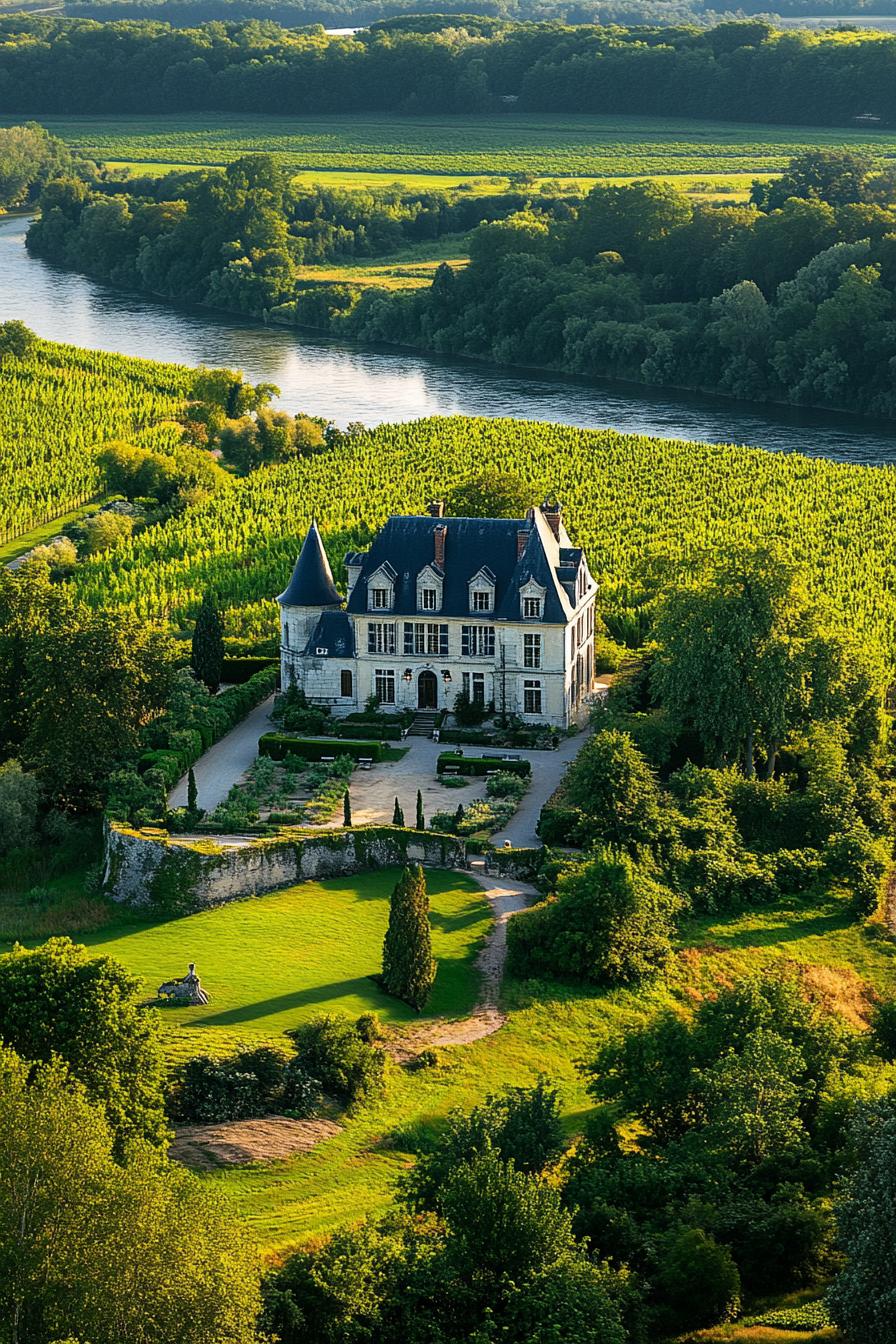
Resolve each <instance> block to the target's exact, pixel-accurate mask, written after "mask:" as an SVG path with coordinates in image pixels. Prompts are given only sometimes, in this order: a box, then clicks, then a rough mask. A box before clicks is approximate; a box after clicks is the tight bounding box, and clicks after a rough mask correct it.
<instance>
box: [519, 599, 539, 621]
mask: <svg viewBox="0 0 896 1344" xmlns="http://www.w3.org/2000/svg"><path fill="white" fill-rule="evenodd" d="M523 620H524V621H540V620H541V598H540V597H524V598H523Z"/></svg>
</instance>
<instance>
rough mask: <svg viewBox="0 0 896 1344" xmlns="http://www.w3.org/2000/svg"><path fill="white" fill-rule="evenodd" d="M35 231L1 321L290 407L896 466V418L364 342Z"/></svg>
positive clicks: (3, 262)
mask: <svg viewBox="0 0 896 1344" xmlns="http://www.w3.org/2000/svg"><path fill="white" fill-rule="evenodd" d="M26 227H27V225H26V221H25V220H24V219H22V218H12V219H6V220H2V221H0V320H2V321H6V320H8V319H10V318H20V319H21V320H22V321H23V322H25V323H27V325H28V326H29V327H31V329H32V330H33V331H36V332H37V333H38V335H40V336H43V337H45V338H46V339H48V340H54V341H63V342H69V343H71V344H73V345H80V346H86V347H89V348H93V349H99V350H110V351H118V352H120V353H122V354H126V355H142V356H145V357H146V358H148V359H158V360H170V361H173V362H176V363H183V364H207V365H216V366H220V365H227V366H230V367H233V368H239V369H242V370H243V372H244V373H245V375H246V377H247V378H250V379H251V380H252V382H262V381H264V382H271V383H276V385H277V386H278V387H279V388H280V390H281V395H280V404H281V405H282V406H283V407H284V408H285V409H286V410H289V411H293V412H295V411H300V410H301V411H305V412H307V413H309V414H311V415H319V416H325V417H326V418H327V419H329V420H333V421H335V422H336V423H337V424H339V425H343V426H344V425H346V424H347V423H348V422H349V421H351V420H359V421H361V422H362V423H363V424H366V425H376V424H380V423H382V422H384V421H386V422H388V421H393V422H394V421H399V420H416V419H419V418H420V417H421V416H427V415H456V414H459V415H485V416H513V417H515V418H517V419H525V420H548V421H552V422H555V423H558V424H567V425H580V426H583V427H587V428H599V427H606V426H611V427H612V428H614V429H619V430H623V431H626V432H629V433H638V434H651V435H659V436H662V437H666V438H676V439H699V440H703V441H704V442H707V443H749V444H757V445H759V446H761V447H763V448H768V449H772V450H780V451H791V452H804V453H810V454H813V455H819V456H823V457H830V458H836V459H838V460H841V461H847V462H896V426H894V427H893V428H892V429H890V427H889V426H886V425H884V426H881V425H876V424H869V423H867V422H862V421H861V420H858V419H855V418H849V417H845V416H844V417H838V416H827V415H823V414H814V413H811V412H808V413H807V412H800V411H789V410H786V409H785V410H781V411H777V410H775V409H773V408H766V407H755V406H745V405H744V404H743V403H737V402H728V401H725V400H723V399H720V398H719V399H716V398H711V397H700V396H690V395H681V396H677V395H673V394H666V393H662V394H661V393H658V392H654V391H651V390H649V389H643V390H642V389H640V388H636V387H631V386H625V387H620V386H619V385H618V384H598V383H591V382H584V381H581V380H577V379H571V378H562V377H552V376H548V375H540V374H533V373H529V372H524V371H518V370H517V371H508V370H505V369H498V368H495V367H493V366H490V365H483V364H475V363H467V362H463V361H457V360H439V359H434V358H430V357H428V356H425V355H418V354H414V353H412V352H406V351H392V350H382V349H363V348H361V347H357V346H351V345H344V344H340V343H337V342H334V341H327V340H319V339H315V338H313V337H308V336H305V335H299V334H296V333H294V332H291V331H286V330H284V329H283V328H278V327H264V326H262V325H260V324H257V323H250V322H241V321H239V320H238V319H236V318H227V317H223V318H222V317H218V316H217V315H214V314H210V313H207V312H203V311H200V310H197V309H195V308H178V307H174V306H171V305H168V304H164V303H157V302H154V301H153V300H150V299H146V298H144V297H142V296H141V295H139V294H133V293H130V292H127V291H124V290H118V289H113V288H111V287H109V286H107V285H103V284H100V283H97V282H95V281H93V280H89V279H87V278H85V277H84V276H82V275H78V274H76V273H75V272H71V271H61V270H58V269H57V268H55V267H52V266H48V265H47V264H46V263H45V262H42V261H38V260H36V259H35V258H33V257H29V255H28V253H27V252H26V250H25V247H24V237H25V230H26Z"/></svg>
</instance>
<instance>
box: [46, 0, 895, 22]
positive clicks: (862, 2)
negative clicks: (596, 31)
mask: <svg viewBox="0 0 896 1344" xmlns="http://www.w3.org/2000/svg"><path fill="white" fill-rule="evenodd" d="M63 8H64V10H65V13H66V14H68V15H70V16H71V17H73V18H87V19H103V20H109V19H121V18H127V19H160V18H161V19H164V21H165V22H166V23H170V24H171V25H172V26H173V27H176V28H187V27H191V26H192V25H194V24H200V23H211V22H213V21H215V20H224V21H227V20H233V19H235V20H243V19H269V20H271V21H272V22H274V23H281V24H283V26H284V27H285V28H296V27H301V26H303V25H306V24H312V23H320V24H324V25H325V26H327V27H330V28H332V27H335V26H337V25H340V24H341V25H344V26H345V27H349V26H351V27H360V26H361V25H368V24H373V23H382V22H385V23H387V24H390V25H391V24H392V23H393V21H394V19H395V17H396V16H398V15H404V14H409V15H413V16H419V15H423V14H433V15H439V16H442V17H444V18H448V19H451V18H458V17H462V18H463V19H464V20H468V19H470V18H472V17H476V18H485V19H488V18H495V19H513V20H517V21H521V20H522V21H527V20H528V21H532V20H535V21H539V20H548V19H550V20H554V21H556V22H560V23H568V24H580V23H600V24H608V23H624V24H699V25H701V26H711V25H712V24H715V23H719V22H720V21H722V20H724V19H736V18H743V16H744V15H748V14H766V15H768V14H772V15H781V16H782V17H800V16H802V15H806V16H811V17H812V18H817V17H824V16H825V15H830V16H831V18H832V19H834V18H837V19H838V20H841V21H842V22H843V23H844V24H848V23H849V16H851V15H854V16H855V17H856V18H865V19H866V20H867V18H869V17H876V16H878V15H881V16H883V15H889V14H893V13H896V5H894V0H844V2H843V3H838V0H774V3H772V4H763V3H762V0H742V3H740V4H737V5H730V6H726V5H724V4H722V3H719V4H716V5H708V4H704V3H702V0H606V2H605V3H604V0H470V3H468V4H464V6H463V12H462V15H450V14H448V15H446V14H445V4H444V0H65V3H64V5H63ZM414 21H416V20H414ZM465 26H469V24H466V25H465Z"/></svg>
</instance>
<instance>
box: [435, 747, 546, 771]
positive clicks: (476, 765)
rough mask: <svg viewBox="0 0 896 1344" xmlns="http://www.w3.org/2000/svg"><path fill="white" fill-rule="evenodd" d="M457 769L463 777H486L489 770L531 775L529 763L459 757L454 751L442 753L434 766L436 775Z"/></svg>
mask: <svg viewBox="0 0 896 1344" xmlns="http://www.w3.org/2000/svg"><path fill="white" fill-rule="evenodd" d="M455 767H456V768H457V769H458V771H462V772H463V774H465V775H487V774H488V772H489V771H490V770H503V771H506V773H507V774H509V775H531V773H532V765H531V763H530V762H529V761H503V760H500V759H499V758H498V757H497V756H461V755H460V754H459V753H458V752H455V751H443V752H442V754H441V756H440V757H439V760H438V764H437V765H436V773H437V774H439V775H443V774H444V773H445V771H446V769H447V770H450V769H453V768H455Z"/></svg>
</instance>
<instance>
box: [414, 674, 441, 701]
mask: <svg viewBox="0 0 896 1344" xmlns="http://www.w3.org/2000/svg"><path fill="white" fill-rule="evenodd" d="M438 704H439V686H438V682H437V681H436V674H435V672H430V671H428V670H427V669H424V670H423V671H422V672H421V673H420V675H419V677H418V678H417V708H418V709H437V708H438Z"/></svg>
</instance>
